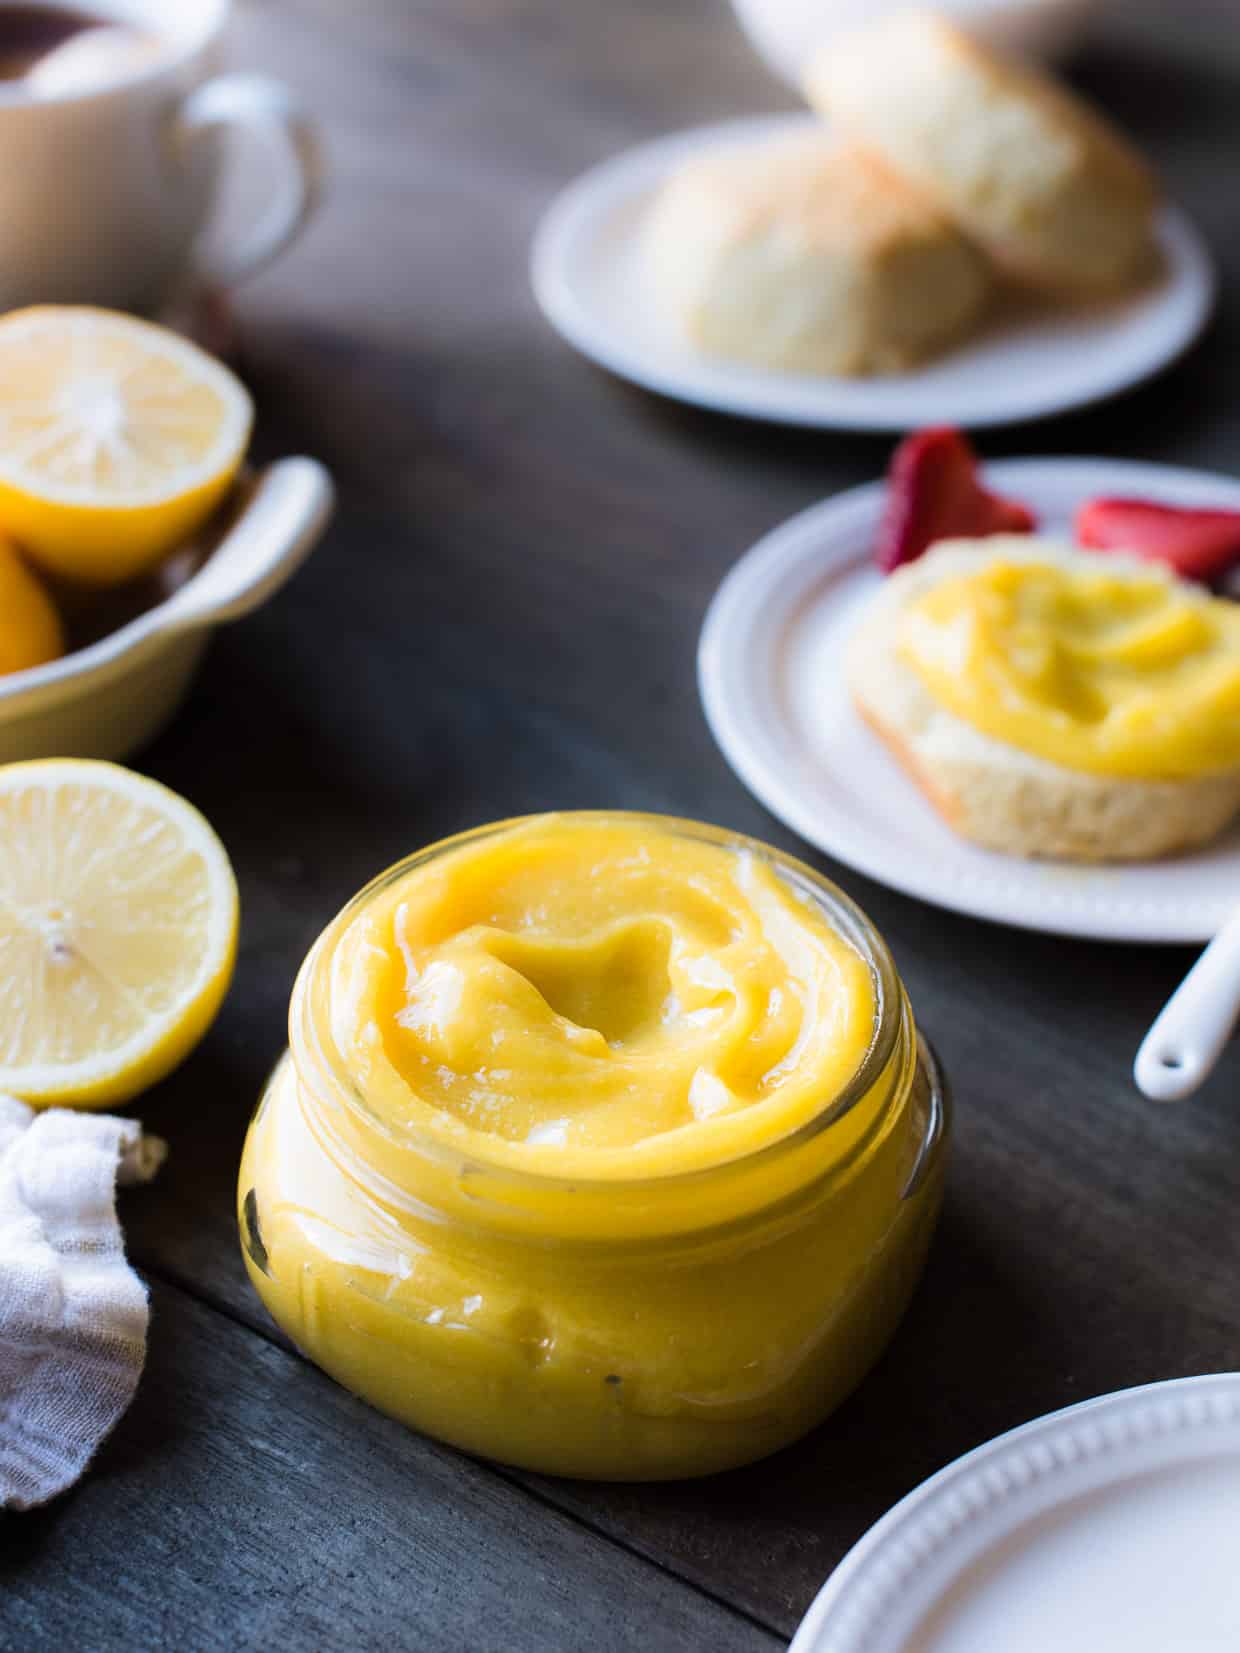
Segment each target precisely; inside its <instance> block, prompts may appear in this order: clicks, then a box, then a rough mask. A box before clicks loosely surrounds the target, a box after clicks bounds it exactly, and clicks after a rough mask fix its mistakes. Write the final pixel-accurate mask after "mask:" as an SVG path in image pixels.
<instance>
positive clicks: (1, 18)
mask: <svg viewBox="0 0 1240 1653" xmlns="http://www.w3.org/2000/svg"><path fill="white" fill-rule="evenodd" d="M114 22H115V19H114V18H108V17H100V16H99V15H98V13H95V12H86V11H79V10H78V9H77V7H76V6H10V5H4V4H2V3H0V81H3V80H22V79H24V78H25V76H26V75H28V74H29V73H30V71H31V70H32V69H33V68H34V66H35V64H36V63H38V61H39V59H40V58H44V57H46V56H47V54H48V53H49V52H54V51H55V50H56V48H57V47H58V46H63V45H64V44H65V42H66V41H67V40H72V39H73V37H74V35H75V34H81V33H82V32H83V30H85V29H99V28H103V27H104V26H105V25H107V24H108V23H114Z"/></svg>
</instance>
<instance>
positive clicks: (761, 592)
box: [698, 459, 1240, 1646]
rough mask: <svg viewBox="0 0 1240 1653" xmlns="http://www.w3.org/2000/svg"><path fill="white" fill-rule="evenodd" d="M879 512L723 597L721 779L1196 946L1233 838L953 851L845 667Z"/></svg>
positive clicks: (774, 543)
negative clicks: (1178, 851)
mask: <svg viewBox="0 0 1240 1653" xmlns="http://www.w3.org/2000/svg"><path fill="white" fill-rule="evenodd" d="M985 475H986V479H987V481H988V483H989V484H990V486H992V487H994V488H997V489H999V490H1000V491H1001V492H1003V493H1008V494H1012V495H1013V496H1014V497H1015V498H1017V499H1022V500H1025V501H1027V502H1028V503H1029V504H1030V505H1032V506H1033V508H1034V509H1035V510H1036V511H1037V513H1038V515H1039V518H1040V519H1041V526H1042V528H1043V529H1045V530H1047V531H1048V532H1051V533H1054V532H1056V531H1057V530H1059V531H1067V530H1068V528H1069V525H1070V523H1071V520H1072V515H1073V512H1074V511H1075V509H1076V507H1077V506H1078V505H1079V504H1081V503H1082V501H1084V500H1086V499H1088V498H1089V497H1090V496H1091V495H1094V494H1133V495H1137V496H1140V497H1142V498H1149V499H1160V500H1165V501H1167V502H1168V503H1171V504H1179V505H1217V506H1223V507H1226V508H1229V509H1232V510H1240V483H1237V482H1234V481H1229V480H1228V479H1227V478H1225V477H1218V476H1211V475H1209V474H1207V473H1204V472H1200V471H1184V470H1176V469H1172V468H1171V467H1169V466H1164V465H1143V464H1135V463H1129V462H1125V461H1121V460H1107V459H1014V460H1005V461H1004V462H1002V463H1001V464H995V465H989V466H987V467H986V471H985ZM883 497H884V485H883V484H882V483H873V484H871V485H869V486H867V487H864V488H856V489H853V490H851V491H850V492H848V493H845V494H839V495H837V496H836V497H835V498H834V499H830V500H827V501H826V502H825V503H824V504H822V505H817V506H814V507H813V508H812V509H811V510H808V511H805V512H803V513H802V514H801V515H800V516H797V517H793V518H792V520H791V521H790V522H787V523H785V524H784V525H783V527H782V528H777V529H776V530H775V531H774V533H772V534H769V535H768V536H767V537H766V538H765V539H763V540H761V541H760V542H759V543H758V544H757V545H756V546H755V547H754V548H753V550H752V551H750V552H748V553H747V555H746V556H744V557H743V558H742V559H741V561H740V562H739V563H738V564H737V565H736V567H735V568H734V569H733V570H732V572H731V573H730V574H729V575H728V577H727V579H726V580H725V581H724V583H723V585H722V586H721V587H720V588H719V591H718V593H717V594H716V596H715V599H714V602H713V603H712V604H711V607H710V611H709V613H708V614H707V616H706V623H705V625H704V627H703V630H702V641H701V646H700V650H699V656H698V674H699V682H700V686H701V691H702V702H703V705H704V707H705V710H706V717H707V720H708V722H709V723H710V727H711V730H712V731H713V733H714V736H715V739H716V740H717V741H718V742H719V745H720V747H721V748H722V749H723V753H724V756H725V757H726V758H727V760H728V762H729V763H730V764H731V765H732V768H733V769H734V770H735V771H736V773H737V774H738V775H739V776H740V778H741V780H743V781H744V782H745V784H746V786H748V787H749V789H750V791H752V792H753V793H754V794H755V795H756V796H757V797H758V798H760V799H761V801H762V802H763V803H764V804H765V805H766V807H767V808H768V809H769V810H771V812H772V813H773V814H775V815H777V816H778V817H779V818H780V820H782V821H783V822H784V823H785V824H786V825H788V826H790V827H792V828H793V830H794V831H796V832H799V833H800V834H801V836H802V837H803V838H806V839H808V841H809V842H810V843H811V844H813V845H814V846H815V847H816V848H818V849H820V850H822V851H823V852H824V853H825V854H827V855H831V856H834V857H835V858H836V859H837V860H839V861H844V862H846V863H847V864H848V865H849V866H851V867H855V868H856V869H857V870H858V871H859V872H863V873H866V874H868V875H869V876H870V877H871V878H876V879H878V881H879V882H880V883H883V884H888V885H890V886H891V887H892V888H893V889H897V890H903V891H904V892H905V893H906V894H908V895H915V896H919V897H920V898H921V899H922V900H923V901H931V902H934V903H935V904H936V905H938V906H940V907H951V908H954V909H955V910H956V911H957V912H963V913H970V914H972V915H973V916H975V917H977V918H987V919H995V920H998V921H1000V922H1002V923H1006V924H1019V925H1022V926H1023V927H1024V928H1026V929H1030V930H1046V931H1050V932H1054V933H1057V934H1061V935H1077V936H1094V937H1098V938H1100V939H1103V940H1122V941H1183V942H1190V941H1206V940H1208V939H1209V938H1210V937H1211V936H1213V935H1214V933H1215V932H1216V931H1217V930H1218V929H1220V928H1221V927H1222V925H1223V924H1224V922H1225V921H1226V919H1227V918H1228V916H1229V915H1230V913H1231V912H1232V910H1233V909H1234V907H1235V905H1236V892H1237V890H1240V826H1236V827H1233V828H1232V829H1231V830H1229V831H1228V832H1227V833H1226V834H1225V835H1224V836H1223V837H1222V838H1220V839H1218V840H1217V841H1216V842H1215V843H1213V844H1210V845H1207V846H1206V848H1205V849H1202V850H1198V851H1196V852H1194V853H1193V854H1191V855H1184V856H1179V857H1177V858H1175V859H1173V860H1169V861H1151V862H1145V863H1141V864H1138V865H1133V866H1110V867H1086V866H1073V865H1070V864H1068V863H1065V862H1046V861H1024V860H1020V859H1018V858H1016V857H1014V856H1006V855H996V854H993V853H991V852H990V851H988V850H983V849H978V848H976V847H975V846H974V845H972V844H969V843H968V842H967V841H966V840H965V839H963V838H959V837H957V835H956V834H955V833H954V832H953V831H952V830H951V828H950V827H948V826H946V825H945V824H944V822H943V821H941V820H940V819H939V817H938V816H937V815H936V814H935V812H934V810H933V809H932V808H931V807H930V805H929V804H928V803H927V802H926V801H925V799H924V798H923V797H922V795H921V793H920V792H919V791H918V790H917V788H916V787H915V786H914V785H913V783H912V782H911V781H910V780H909V779H908V777H907V776H906V775H905V774H904V772H903V770H902V769H900V767H899V766H898V764H897V763H896V762H895V760H894V758H892V757H891V756H890V754H889V753H888V751H887V749H886V747H885V746H883V744H882V743H881V742H880V741H879V740H878V738H877V737H876V736H875V735H874V734H873V733H872V732H871V731H870V730H869V729H868V728H867V727H866V725H865V724H864V723H863V722H862V720H861V718H860V717H859V716H858V714H857V712H856V711H855V710H854V708H853V705H852V700H851V698H850V696H849V694H848V690H847V688H846V686H845V683H844V677H843V672H842V670H841V655H842V651H843V646H844V641H845V639H846V637H847V636H848V634H849V632H850V631H851V629H852V627H853V625H854V623H855V620H856V617H857V613H858V609H859V606H860V605H862V604H864V603H865V601H866V600H867V598H868V597H870V596H871V595H872V593H873V592H874V591H875V590H876V589H877V587H878V585H879V583H880V581H881V575H879V573H878V572H877V571H876V569H875V568H874V566H873V563H872V560H871V547H872V544H873V540H874V532H875V529H876V527H877V524H878V519H879V515H880V512H881V510H882V504H883ZM1237 1646H1240V1643H1237Z"/></svg>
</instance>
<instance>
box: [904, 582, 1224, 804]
mask: <svg viewBox="0 0 1240 1653" xmlns="http://www.w3.org/2000/svg"><path fill="white" fill-rule="evenodd" d="M899 627H900V629H899V640H898V647H899V652H900V655H901V658H902V659H903V660H904V662H905V663H906V664H907V665H908V666H909V667H910V668H911V669H912V670H913V671H914V672H916V674H917V676H918V677H919V678H920V680H921V681H922V683H923V684H924V686H925V687H926V689H927V690H928V691H929V693H930V694H931V695H932V696H933V697H934V699H935V700H936V701H938V703H939V704H940V705H941V706H943V707H944V708H945V709H946V710H947V711H949V712H951V713H952V714H953V715H954V716H956V717H958V718H960V719H961V720H962V721H963V722H965V723H967V724H970V725H971V726H972V727H973V728H975V729H978V730H980V731H981V732H982V733H983V734H986V735H990V736H992V737H994V738H995V739H997V740H1000V741H1003V742H1005V743H1007V744H1008V745H1010V746H1014V747H1017V748H1019V749H1020V750H1021V751H1024V752H1028V753H1032V754H1033V755H1034V756H1036V757H1041V758H1046V759H1049V760H1050V761H1051V762H1053V763H1057V764H1061V765H1063V766H1064V767H1065V768H1068V769H1075V770H1080V771H1085V772H1087V773H1090V774H1097V775H1110V776H1118V777H1126V778H1129V779H1135V780H1186V779H1191V778H1194V777H1197V776H1203V775H1210V774H1215V773H1220V772H1223V771H1226V770H1230V769H1235V768H1237V767H1240V607H1237V606H1236V605H1235V604H1233V603H1230V602H1227V601H1224V600H1223V599H1220V598H1215V597H1212V596H1210V595H1209V594H1208V592H1206V591H1204V590H1202V589H1200V588H1198V587H1195V586H1192V585H1189V584H1188V583H1187V582H1185V581H1182V580H1177V579H1176V578H1175V577H1174V576H1172V575H1170V574H1168V573H1166V572H1164V571H1163V570H1161V569H1158V568H1154V567H1150V568H1148V569H1147V568H1144V567H1140V566H1137V565H1134V564H1132V563H1111V562H1110V560H1109V559H1107V558H1102V557H1098V558H1088V557H1086V556H1085V555H1084V554H1082V555H1081V556H1080V557H1079V558H1078V559H1074V560H1073V561H1072V562H1070V563H1069V562H1066V561H1060V560H1056V559H1054V558H1048V560H1047V561H1046V562H1040V561H1035V560H1028V561H1026V560H1023V559H1021V560H1017V559H1012V560H1008V559H1006V558H1002V557H999V558H996V559H995V560H993V561H987V562H982V563H980V564H979V566H978V567H977V568H976V569H975V570H973V571H970V572H965V573H962V574H958V575H955V576H952V577H949V578H947V579H945V580H943V581H942V582H940V583H939V584H937V585H935V586H933V587H932V588H931V589H930V590H928V591H926V592H924V593H923V594H922V595H921V596H919V597H917V598H915V599H914V600H913V601H912V602H910V603H909V604H908V606H907V607H906V608H905V609H904V610H903V611H902V613H901V616H900V622H899Z"/></svg>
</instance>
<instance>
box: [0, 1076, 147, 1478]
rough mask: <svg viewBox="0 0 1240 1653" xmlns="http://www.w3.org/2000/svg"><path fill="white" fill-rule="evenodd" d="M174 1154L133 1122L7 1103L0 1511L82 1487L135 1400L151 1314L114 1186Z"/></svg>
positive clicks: (1, 1153)
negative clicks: (128, 1254)
mask: <svg viewBox="0 0 1240 1653" xmlns="http://www.w3.org/2000/svg"><path fill="white" fill-rule="evenodd" d="M166 1152H167V1149H166V1147H165V1145H164V1144H163V1143H162V1142H161V1141H160V1140H159V1138H158V1137H144V1136H143V1135H142V1128H141V1126H140V1125H139V1124H138V1122H137V1121H136V1120H133V1119H114V1118H111V1117H110V1116H108V1115H104V1114H92V1113H72V1112H70V1111H68V1110H66V1109H62V1108H53V1109H49V1110H48V1111H47V1112H46V1113H34V1112H33V1111H32V1110H31V1109H30V1108H28V1107H27V1106H26V1105H25V1103H23V1102H18V1101H16V1100H15V1099H14V1098H13V1097H11V1096H3V1095H0V1508H9V1509H19V1510H22V1509H32V1508H33V1507H34V1506H35V1505H36V1504H43V1503H46V1502H47V1500H48V1499H49V1498H53V1497H55V1495H56V1494H57V1493H58V1492H63V1491H64V1490H65V1488H66V1487H69V1486H72V1484H73V1483H74V1481H76V1480H77V1478H78V1477H79V1475H81V1473H82V1471H83V1470H84V1469H85V1468H86V1465H87V1464H88V1463H89V1461H90V1459H91V1457H92V1455H93V1454H94V1451H95V1448H96V1447H97V1446H98V1445H99V1443H100V1442H101V1441H102V1440H103V1438H104V1436H105V1435H106V1434H107V1433H108V1431H109V1430H110V1429H111V1428H112V1426H113V1425H114V1424H115V1423H116V1421H117V1420H118V1418H120V1416H121V1414H122V1413H123V1412H124V1411H125V1408H126V1407H127V1406H128V1405H129V1402H130V1401H131V1400H132V1399H133V1393H134V1390H135V1389H136V1388H137V1386H138V1379H139V1377H140V1376H141V1375H142V1364H143V1361H144V1359H145V1356H146V1328H147V1319H148V1308H147V1297H146V1288H145V1287H144V1286H143V1284H142V1282H141V1281H140V1280H139V1279H138V1277H137V1275H136V1274H135V1273H134V1272H133V1270H132V1269H131V1268H130V1267H129V1264H128V1263H127V1262H126V1261H125V1245H124V1239H123V1237H122V1235H121V1230H120V1225H119V1223H118V1222H117V1220H116V1185H117V1184H118V1183H125V1182H147V1181H149V1180H150V1178H151V1177H153V1176H154V1174H155V1172H156V1171H157V1170H158V1168H159V1166H160V1164H161V1162H162V1160H163V1158H164V1155H165V1154H166Z"/></svg>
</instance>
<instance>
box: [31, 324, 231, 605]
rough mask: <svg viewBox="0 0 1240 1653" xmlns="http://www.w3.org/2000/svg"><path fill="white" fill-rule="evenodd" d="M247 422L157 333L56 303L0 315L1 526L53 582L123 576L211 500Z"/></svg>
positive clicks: (208, 367) (190, 351)
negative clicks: (57, 579)
mask: <svg viewBox="0 0 1240 1653" xmlns="http://www.w3.org/2000/svg"><path fill="white" fill-rule="evenodd" d="M253 417H254V410H253V404H252V403H251V401H250V397H249V395H248V394H247V392H246V390H245V387H244V386H243V385H242V384H241V382H240V381H239V380H238V379H237V378H236V377H235V376H234V375H233V374H232V373H230V372H229V370H228V369H227V368H226V367H224V366H223V365H222V363H220V362H217V361H216V360H215V359H214V358H213V357H211V356H208V355H207V354H206V352H205V351H202V350H199V349H198V347H197V346H196V345H193V344H191V343H190V342H189V341H188V340H187V339H184V338H182V337H181V336H180V334H177V333H173V332H170V331H169V330H168V329H167V328H164V327H157V326H155V325H154V324H153V323H151V322H144V321H137V320H135V319H134V318H133V317H132V316H125V315H120V314H118V313H115V312H113V311H109V310H93V309H84V308H75V307H71V306H61V305H48V306H43V307H41V308H38V309H32V310H17V311H14V312H12V313H11V314H9V315H7V316H4V317H0V529H4V530H6V531H7V532H8V533H9V534H11V535H12V536H13V538H14V539H15V540H17V541H18V543H19V544H20V545H21V547H22V549H23V550H24V551H25V552H26V553H27V554H28V555H29V556H30V558H31V559H32V560H33V561H34V562H36V563H38V564H39V565H40V566H41V567H42V568H45V569H47V570H48V571H49V572H51V573H54V574H57V575H59V576H61V577H63V578H66V579H70V580H74V581H78V582H81V583H85V584H90V585H114V584H119V583H120V582H122V581H124V580H130V579H133V578H134V577H135V576H137V575H139V574H143V573H146V572H147V571H148V570H149V569H151V568H153V567H154V566H155V565H156V564H157V563H159V562H160V561H162V560H163V558H164V557H166V556H168V555H169V553H171V552H172V551H174V550H175V549H176V547H177V546H178V545H179V544H180V543H181V542H182V541H183V540H184V539H185V538H186V537H187V536H188V535H190V534H192V533H193V532H194V530H195V529H196V528H198V527H200V526H201V524H202V523H203V522H205V521H206V519H207V517H208V516H210V514H211V512H212V511H213V510H214V509H215V507H216V506H217V505H218V504H219V503H220V501H221V500H222V499H223V497H224V496H225V494H226V493H227V492H228V490H229V488H230V487H231V486H232V483H233V481H234V479H235V477H236V475H237V472H238V470H239V469H240V467H241V462H242V460H243V458H244V456H245V450H246V446H247V444H248V442H249V439H250V430H251V427H252V425H253Z"/></svg>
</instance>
